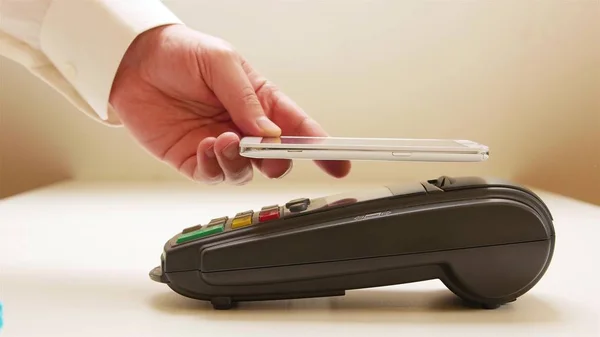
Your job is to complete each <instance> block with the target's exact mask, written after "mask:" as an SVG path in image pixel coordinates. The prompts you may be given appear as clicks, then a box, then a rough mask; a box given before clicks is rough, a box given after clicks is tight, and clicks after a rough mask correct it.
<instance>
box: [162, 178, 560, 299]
mask: <svg viewBox="0 0 600 337" xmlns="http://www.w3.org/2000/svg"><path fill="white" fill-rule="evenodd" d="M554 243H555V236H554V226H553V219H552V216H551V214H550V212H549V210H548V208H547V207H546V205H545V204H544V203H543V201H542V200H541V199H540V198H539V197H538V196H536V195H535V194H534V193H532V192H531V191H529V190H528V189H526V188H523V187H521V186H518V185H515V184H512V183H510V182H506V181H500V180H495V179H485V178H480V177H446V176H444V177H439V178H437V179H432V180H428V181H422V182H414V183H403V184H398V185H389V186H382V187H381V188H374V189H372V190H364V191H356V192H354V193H343V194H339V195H331V196H325V197H320V198H313V199H309V198H299V199H296V200H291V201H287V202H285V203H282V204H280V205H271V206H265V207H262V208H261V209H257V210H248V211H241V212H239V213H237V214H235V215H233V214H232V215H231V216H230V215H221V216H219V217H216V218H215V219H213V220H211V221H210V222H208V223H206V224H201V225H196V226H193V227H189V228H185V229H183V230H182V231H181V232H180V233H177V234H176V235H174V236H173V237H172V238H171V239H169V240H168V241H167V242H166V244H165V245H164V248H163V253H162V255H161V260H160V266H158V267H156V268H154V269H153V270H152V271H151V272H150V278H151V279H152V280H154V281H157V282H161V283H165V284H166V285H168V286H169V287H170V288H171V289H172V290H173V291H175V292H176V293H178V294H180V295H182V296H186V297H189V298H193V299H198V300H206V301H210V302H211V303H212V305H213V307H214V308H215V309H229V308H231V307H232V306H234V305H235V304H236V303H238V302H241V301H259V300H278V299H294V298H308V297H325V296H340V295H344V294H345V292H346V291H348V290H353V289H360V288H371V287H380V286H388V285H395V284H403V283H408V282H417V281H424V280H431V279H439V280H441V281H442V282H443V283H444V284H445V286H446V287H447V288H448V289H449V290H450V291H452V292H453V293H454V294H455V295H457V296H458V297H460V298H462V299H463V300H464V301H465V302H467V303H470V304H475V305H477V306H480V307H482V308H490V309H491V308H497V307H498V306H500V305H503V304H506V303H508V302H512V301H514V300H516V299H517V298H518V297H520V296H521V295H523V294H525V293H526V292H527V291H529V290H530V289H531V288H532V287H533V286H534V285H535V284H536V283H537V282H538V281H539V280H540V278H541V277H542V276H543V275H544V273H545V271H546V269H547V268H548V265H549V263H550V261H551V259H552V255H553V251H554Z"/></svg>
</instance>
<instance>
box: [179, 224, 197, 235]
mask: <svg viewBox="0 0 600 337" xmlns="http://www.w3.org/2000/svg"><path fill="white" fill-rule="evenodd" d="M200 228H202V225H196V226H192V227H188V228H186V229H184V230H183V231H181V233H182V234H185V233H189V232H193V231H197V230H199V229H200Z"/></svg>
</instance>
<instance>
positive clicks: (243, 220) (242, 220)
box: [231, 215, 252, 228]
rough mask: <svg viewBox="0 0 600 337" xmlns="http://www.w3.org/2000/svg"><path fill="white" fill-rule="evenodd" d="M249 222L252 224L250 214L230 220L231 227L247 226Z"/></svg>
mask: <svg viewBox="0 0 600 337" xmlns="http://www.w3.org/2000/svg"><path fill="white" fill-rule="evenodd" d="M250 224H252V216H251V215H247V216H244V217H239V218H235V219H233V221H231V228H238V227H244V226H248V225H250Z"/></svg>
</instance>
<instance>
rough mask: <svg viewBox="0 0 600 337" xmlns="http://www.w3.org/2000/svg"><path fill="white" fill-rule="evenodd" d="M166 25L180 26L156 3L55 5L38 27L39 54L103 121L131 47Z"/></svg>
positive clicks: (69, 1) (117, 0)
mask: <svg viewBox="0 0 600 337" xmlns="http://www.w3.org/2000/svg"><path fill="white" fill-rule="evenodd" d="M167 24H182V22H181V20H179V18H177V17H176V16H175V15H174V14H173V13H172V12H171V11H170V10H169V9H168V8H167V7H166V6H165V5H164V4H163V3H162V2H161V1H160V0H127V1H123V0H84V1H82V0H55V1H53V2H52V4H51V5H50V8H49V9H48V11H47V14H46V16H45V17H44V21H43V23H42V28H41V33H40V43H41V50H42V51H43V52H44V54H45V55H46V56H47V57H48V59H49V60H50V61H51V62H52V63H53V64H54V65H55V67H56V68H57V69H58V71H59V72H60V73H61V74H62V75H63V76H64V77H65V78H66V80H67V81H69V83H71V85H72V86H73V87H74V88H75V90H76V91H77V92H78V93H79V95H80V96H81V97H82V98H83V99H84V100H85V101H86V102H87V103H88V104H89V105H90V106H91V108H92V109H93V110H94V111H95V112H96V114H98V116H99V117H100V118H101V119H103V120H107V119H108V115H109V110H110V109H111V108H110V106H109V102H108V101H109V97H110V91H111V88H112V84H113V80H114V78H115V74H116V72H117V69H118V68H119V64H120V63H121V60H122V58H123V55H124V54H125V52H126V51H127V49H128V48H129V45H130V44H131V43H132V42H133V40H134V39H135V38H136V37H137V36H138V35H139V34H141V33H143V32H144V31H147V30H149V29H152V28H155V27H159V26H163V25H167Z"/></svg>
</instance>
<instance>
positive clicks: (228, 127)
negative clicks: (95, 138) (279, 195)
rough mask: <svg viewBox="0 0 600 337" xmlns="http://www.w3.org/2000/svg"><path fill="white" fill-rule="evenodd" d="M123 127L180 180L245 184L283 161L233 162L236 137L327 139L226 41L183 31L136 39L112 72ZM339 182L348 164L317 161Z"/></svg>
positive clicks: (278, 171)
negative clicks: (116, 68)
mask: <svg viewBox="0 0 600 337" xmlns="http://www.w3.org/2000/svg"><path fill="white" fill-rule="evenodd" d="M110 103H111V104H112V106H113V107H114V108H115V110H116V113H117V115H118V116H119V118H120V119H121V121H122V123H123V125H124V126H125V127H126V128H127V129H128V130H129V132H130V133H131V134H132V135H133V137H134V138H135V139H136V140H137V141H138V142H139V143H140V144H141V145H142V146H143V147H144V148H145V149H147V150H148V151H149V152H150V153H151V154H152V155H154V156H155V157H157V158H158V159H160V160H161V161H164V162H166V163H167V164H169V165H170V166H171V167H173V168H174V169H176V170H178V171H179V172H180V173H181V174H183V175H185V176H186V177H188V178H190V179H193V180H197V181H201V182H205V183H211V184H214V183H219V182H228V183H231V184H244V183H247V182H249V181H250V180H251V179H252V177H253V166H255V167H256V168H257V169H258V170H259V171H260V172H261V173H262V174H264V175H265V176H267V177H269V178H280V177H282V176H283V175H285V174H286V173H287V172H289V170H290V169H291V168H292V163H291V161H289V160H254V159H252V160H250V159H248V158H244V157H241V156H240V155H239V141H240V138H241V137H243V136H246V135H247V136H263V137H269V136H275V137H276V136H280V135H293V136H327V134H326V133H325V131H324V130H323V129H322V128H321V127H320V126H319V125H318V124H317V123H316V122H315V121H314V120H313V119H311V118H310V117H309V116H308V115H307V114H306V113H304V112H303V111H302V110H301V109H300V108H299V107H298V106H297V105H296V104H295V103H294V102H293V101H292V100H291V99H290V98H289V97H287V96H286V95H284V94H283V93H282V92H281V91H279V90H278V89H277V88H276V87H275V86H274V85H273V83H271V82H269V81H268V80H267V79H265V78H264V77H263V76H261V74H259V73H258V72H257V71H256V70H254V69H252V67H251V66H250V65H249V64H248V62H246V61H245V60H244V58H243V57H242V56H240V55H239V54H238V53H237V52H236V51H235V50H234V49H233V48H232V47H231V46H230V45H229V44H228V43H226V42H225V41H223V40H221V39H218V38H215V37H212V36H209V35H206V34H203V33H200V32H197V31H194V30H192V29H190V28H188V27H186V26H184V25H169V26H164V27H159V28H155V29H152V30H150V31H148V32H145V33H143V34H142V35H140V36H139V37H138V38H137V39H136V40H135V41H134V42H133V43H132V45H131V46H130V48H129V49H128V51H127V53H126V55H125V56H124V58H123V60H122V63H121V65H120V67H119V69H118V72H117V74H116V77H115V81H114V84H113V89H112V92H111V96H110ZM316 164H317V165H318V166H320V167H321V168H322V169H323V170H324V171H325V172H327V173H328V174H330V175H331V176H334V177H344V176H345V175H347V174H348V172H349V171H350V163H349V162H347V161H331V162H328V161H316Z"/></svg>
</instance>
